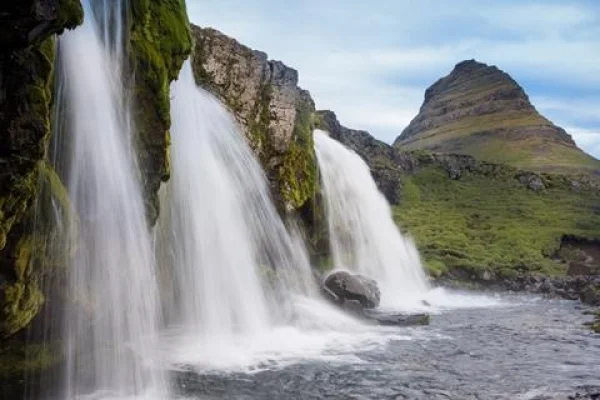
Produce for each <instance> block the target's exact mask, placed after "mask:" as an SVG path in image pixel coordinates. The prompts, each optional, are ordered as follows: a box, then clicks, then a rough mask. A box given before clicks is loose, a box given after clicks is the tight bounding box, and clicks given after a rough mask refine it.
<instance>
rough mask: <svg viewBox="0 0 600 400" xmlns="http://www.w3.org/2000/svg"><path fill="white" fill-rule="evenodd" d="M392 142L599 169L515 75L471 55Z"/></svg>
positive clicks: (567, 168)
mask: <svg viewBox="0 0 600 400" xmlns="http://www.w3.org/2000/svg"><path fill="white" fill-rule="evenodd" d="M394 146H395V147H397V148H400V149H404V150H415V149H428V150H432V151H436V152H444V153H458V154H468V155H471V156H473V157H475V158H478V159H481V160H485V161H491V162H499V163H508V164H511V165H514V166H517V167H520V168H526V169H530V170H534V171H547V172H561V173H562V172H577V173H581V172H584V173H589V172H595V173H598V172H599V171H600V161H598V160H596V159H594V158H593V157H591V156H589V155H588V154H586V153H584V152H583V151H581V150H580V149H579V148H578V147H577V146H576V145H575V142H574V141H573V139H572V138H571V136H570V135H569V134H567V133H566V132H565V131H564V129H562V128H560V127H558V126H556V125H554V124H553V123H552V122H550V121H549V120H547V119H546V118H544V117H543V116H542V115H540V113H539V112H538V111H537V110H536V109H535V107H534V106H533V105H532V104H531V102H530V101H529V98H528V96H527V94H526V93H525V91H524V90H523V88H521V86H519V84H518V83H517V82H515V80H514V79H512V78H511V77H510V76H509V75H508V74H507V73H505V72H503V71H501V70H500V69H498V68H497V67H495V66H488V65H486V64H483V63H480V62H477V61H475V60H468V61H463V62H461V63H459V64H457V65H456V66H455V67H454V69H453V70H452V72H451V73H450V74H449V75H448V76H446V77H444V78H442V79H440V80H438V81H437V82H436V83H434V84H433V85H432V86H431V87H429V88H428V89H427V91H426V92H425V100H424V102H423V105H422V106H421V109H420V111H419V114H418V115H417V116H416V117H415V118H414V119H413V120H412V121H411V123H410V124H409V126H408V127H406V129H404V131H403V132H402V134H401V135H400V136H399V137H398V138H397V139H396V141H395V142H394Z"/></svg>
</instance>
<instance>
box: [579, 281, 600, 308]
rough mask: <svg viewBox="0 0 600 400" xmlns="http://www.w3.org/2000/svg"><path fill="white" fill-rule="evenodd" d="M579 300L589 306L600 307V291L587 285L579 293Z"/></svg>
mask: <svg viewBox="0 0 600 400" xmlns="http://www.w3.org/2000/svg"><path fill="white" fill-rule="evenodd" d="M580 300H581V302H582V303H584V304H588V305H590V306H596V305H600V290H599V289H597V288H595V287H593V286H592V285H589V286H588V287H586V288H585V289H584V290H583V291H582V292H581V295H580Z"/></svg>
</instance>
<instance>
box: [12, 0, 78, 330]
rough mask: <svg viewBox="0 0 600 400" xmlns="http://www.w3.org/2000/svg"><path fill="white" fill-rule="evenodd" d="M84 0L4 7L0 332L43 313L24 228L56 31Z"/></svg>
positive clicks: (38, 168)
mask: <svg viewBox="0 0 600 400" xmlns="http://www.w3.org/2000/svg"><path fill="white" fill-rule="evenodd" d="M82 19H83V11H82V8H81V4H79V1H72V0H70V1H67V0H63V1H42V0H35V1H34V0H30V1H23V2H14V4H13V5H11V6H3V10H2V12H1V13H0V48H1V50H0V165H1V168H0V337H6V336H9V335H12V334H14V333H15V332H17V331H19V330H20V329H22V328H23V327H25V326H26V325H27V324H28V323H29V322H30V321H31V319H32V318H33V317H34V316H35V315H36V314H37V312H38V311H39V309H40V307H41V305H42V303H43V299H44V297H43V294H42V293H41V291H40V289H39V286H38V284H37V281H36V279H35V278H34V277H35V274H34V271H31V268H30V265H29V259H30V257H31V255H32V253H33V252H34V250H35V249H34V248H33V247H34V243H33V239H32V237H31V232H28V231H27V230H26V229H25V227H24V218H25V217H26V215H27V213H28V211H29V209H30V206H31V204H32V202H33V200H34V198H35V196H36V195H37V193H38V187H39V186H38V182H39V178H40V176H41V175H42V172H43V169H44V168H46V166H45V165H44V163H43V159H44V157H45V149H46V146H47V144H48V140H49V137H50V113H51V105H52V85H51V83H52V75H53V71H54V58H55V43H54V38H53V37H52V35H54V34H56V33H59V32H61V31H63V30H64V29H65V28H74V27H75V26H77V25H78V24H80V23H81V21H82Z"/></svg>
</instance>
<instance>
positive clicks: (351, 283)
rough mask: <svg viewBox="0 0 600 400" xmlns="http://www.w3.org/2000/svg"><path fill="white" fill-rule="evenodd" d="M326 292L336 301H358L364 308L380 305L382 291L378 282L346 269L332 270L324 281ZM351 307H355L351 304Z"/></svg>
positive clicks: (342, 302) (341, 302)
mask: <svg viewBox="0 0 600 400" xmlns="http://www.w3.org/2000/svg"><path fill="white" fill-rule="evenodd" d="M323 286H324V288H325V291H326V293H328V294H330V295H331V298H332V299H333V300H335V302H337V303H339V304H342V305H344V304H345V303H346V302H348V301H350V302H352V301H356V302H358V303H359V304H360V305H361V306H362V307H363V308H375V307H377V306H378V305H379V301H380V299H381V293H380V292H379V288H378V287H377V282H375V281H374V280H373V279H370V278H367V277H365V276H362V275H353V274H350V273H349V272H346V271H335V272H332V273H331V274H329V275H328V276H327V278H325V282H324V283H323ZM349 307H350V308H351V309H354V308H355V307H353V306H349Z"/></svg>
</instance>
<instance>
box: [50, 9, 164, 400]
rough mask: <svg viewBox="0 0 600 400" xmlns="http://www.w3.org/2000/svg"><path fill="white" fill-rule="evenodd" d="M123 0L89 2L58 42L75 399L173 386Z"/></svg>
mask: <svg viewBox="0 0 600 400" xmlns="http://www.w3.org/2000/svg"><path fill="white" fill-rule="evenodd" d="M124 6H125V5H124V4H121V2H120V1H119V2H109V1H100V0H98V1H94V0H88V1H84V10H85V15H86V21H85V23H84V25H83V26H82V27H80V28H78V29H76V30H74V31H72V32H67V33H65V34H64V35H63V36H61V38H60V41H59V74H58V76H59V78H58V79H59V82H58V85H59V90H58V91H57V92H58V93H59V94H61V95H62V96H63V98H62V99H59V101H58V107H61V110H60V111H59V112H57V115H59V116H60V118H61V119H62V121H61V122H60V123H58V124H57V126H61V127H62V129H61V131H60V132H57V135H56V136H57V138H56V141H57V143H62V144H63V145H62V146H61V145H58V149H57V152H58V154H56V155H55V156H56V160H57V164H58V165H57V169H58V170H59V171H62V173H63V175H65V176H63V179H64V181H65V182H66V184H67V188H68V191H69V196H70V198H71V201H72V204H73V209H74V210H75V213H76V215H77V217H78V218H77V219H76V220H73V221H72V226H73V229H72V232H71V236H72V238H71V240H73V241H74V245H75V254H74V256H73V257H72V262H71V265H70V266H69V270H68V284H69V291H68V294H67V297H68V307H67V310H66V315H65V317H64V320H65V322H64V342H65V344H66V363H65V364H66V371H65V382H64V385H63V390H62V393H61V397H62V398H67V399H74V398H81V397H85V396H90V397H92V398H122V397H125V396H127V397H130V396H138V395H142V394H144V395H148V393H152V395H153V396H155V397H157V398H165V394H166V389H165V388H166V381H165V379H164V377H163V375H162V373H161V372H160V371H158V370H157V369H156V368H155V365H154V366H153V365H150V364H153V363H152V362H151V361H149V360H153V361H154V364H155V361H156V360H154V359H153V356H152V352H153V350H155V349H156V348H157V347H156V342H155V340H156V338H157V337H158V335H157V328H158V322H159V321H158V313H157V310H158V307H159V304H158V298H157V295H158V290H157V282H156V273H155V262H154V256H153V248H152V242H151V236H150V232H149V229H148V227H147V224H146V220H145V212H144V204H143V200H142V196H141V188H140V184H139V182H138V180H137V175H136V169H135V162H134V156H133V155H132V152H131V146H130V141H131V138H132V132H131V124H130V123H129V121H130V115H129V110H128V107H127V101H126V100H125V95H124V90H123V85H122V81H121V74H122V65H123V51H122V46H123V43H122V39H121V36H122V30H123V26H124V21H123V20H122V19H123V18H122V16H123V15H125V14H126V12H127V11H126V10H125V9H124V8H122V7H124ZM61 136H65V137H66V138H65V137H61ZM65 143H68V146H65V145H64V144H65Z"/></svg>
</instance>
